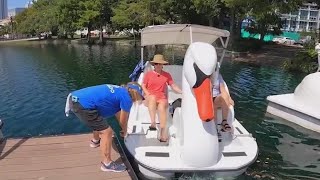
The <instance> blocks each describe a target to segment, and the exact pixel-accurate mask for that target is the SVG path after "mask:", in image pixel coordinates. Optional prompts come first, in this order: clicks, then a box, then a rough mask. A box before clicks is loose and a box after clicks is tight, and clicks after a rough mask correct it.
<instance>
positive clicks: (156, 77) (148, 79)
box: [143, 71, 173, 100]
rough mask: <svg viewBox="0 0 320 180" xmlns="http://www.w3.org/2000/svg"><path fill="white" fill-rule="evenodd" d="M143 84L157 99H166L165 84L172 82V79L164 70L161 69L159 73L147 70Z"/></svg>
mask: <svg viewBox="0 0 320 180" xmlns="http://www.w3.org/2000/svg"><path fill="white" fill-rule="evenodd" d="M143 84H145V86H146V88H147V90H148V91H149V93H150V94H151V95H154V96H156V98H157V100H159V99H167V96H166V91H167V85H171V84H173V79H172V77H171V75H170V74H169V73H167V72H165V71H162V72H161V74H158V73H157V72H155V71H149V72H147V74H146V75H145V76H144V79H143Z"/></svg>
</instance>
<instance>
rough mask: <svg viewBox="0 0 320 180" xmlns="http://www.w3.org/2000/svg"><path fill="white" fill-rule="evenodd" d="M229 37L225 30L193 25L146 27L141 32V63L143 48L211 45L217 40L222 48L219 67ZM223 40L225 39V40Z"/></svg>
mask: <svg viewBox="0 0 320 180" xmlns="http://www.w3.org/2000/svg"><path fill="white" fill-rule="evenodd" d="M229 37H230V33H229V31H227V30H222V29H218V28H214V27H209V26H202V25H195V24H166V25H156V26H148V27H145V28H143V29H142V31H141V61H142V63H143V61H144V58H143V57H144V47H145V46H149V45H165V44H171V45H175V44H177V45H178V44H179V45H181V44H185V45H190V44H191V43H192V42H207V43H209V44H213V43H214V42H215V41H216V40H217V39H219V40H220V42H221V45H222V47H223V52H222V56H221V57H220V60H219V64H220V65H221V63H222V61H223V58H224V56H225V50H226V48H227V46H228V42H229ZM223 38H225V40H224V39H223Z"/></svg>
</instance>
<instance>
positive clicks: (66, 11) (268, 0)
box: [15, 0, 303, 49]
mask: <svg viewBox="0 0 320 180" xmlns="http://www.w3.org/2000/svg"><path fill="white" fill-rule="evenodd" d="M302 1H303V0H290V1H283V0H38V1H37V2H36V3H34V5H33V6H32V7H31V8H28V9H26V10H25V11H24V12H22V13H20V14H19V15H18V16H17V17H16V20H15V21H16V22H17V26H16V27H17V31H18V32H19V33H22V34H33V35H38V34H40V33H43V32H52V33H53V34H55V33H58V34H59V35H60V36H67V35H69V36H71V37H72V36H73V34H74V32H75V31H76V30H77V29H83V28H88V30H89V31H90V30H93V29H100V30H101V29H102V28H103V27H111V28H116V29H117V30H123V29H131V28H134V29H135V30H139V29H140V28H143V27H145V26H148V25H156V24H165V23H194V24H204V25H208V24H209V25H211V26H217V27H223V26H224V25H223V24H222V23H223V20H224V19H225V18H226V17H228V18H229V20H230V21H229V22H230V27H229V30H231V35H232V36H233V35H234V36H236V37H237V36H238V37H240V28H241V22H242V20H243V19H244V18H246V17H248V16H250V17H252V18H253V19H254V22H253V23H252V26H251V27H249V28H248V29H247V30H249V31H250V32H251V33H259V34H261V35H262V38H263V36H264V35H265V34H267V33H268V34H279V33H280V32H281V31H280V28H281V24H280V23H281V22H280V19H279V13H282V12H291V11H294V10H297V8H298V6H299V5H300V4H301V3H302ZM233 31H234V32H235V33H233ZM101 35H102V34H101ZM262 38H261V39H262ZM101 39H103V37H101V36H100V40H101ZM89 41H90V33H89V36H88V42H89ZM248 45H249V46H250V44H248ZM248 49H251V47H249V48H248Z"/></svg>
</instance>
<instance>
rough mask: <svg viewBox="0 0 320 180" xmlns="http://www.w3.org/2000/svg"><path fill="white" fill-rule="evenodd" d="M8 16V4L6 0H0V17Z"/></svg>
mask: <svg viewBox="0 0 320 180" xmlns="http://www.w3.org/2000/svg"><path fill="white" fill-rule="evenodd" d="M7 17H8V4H7V0H0V19H5V18H7Z"/></svg>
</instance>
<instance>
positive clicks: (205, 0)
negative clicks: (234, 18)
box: [192, 0, 221, 26]
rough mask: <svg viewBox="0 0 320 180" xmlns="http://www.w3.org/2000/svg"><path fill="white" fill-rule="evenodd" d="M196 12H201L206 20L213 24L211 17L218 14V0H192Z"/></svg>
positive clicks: (219, 6)
mask: <svg viewBox="0 0 320 180" xmlns="http://www.w3.org/2000/svg"><path fill="white" fill-rule="evenodd" d="M192 2H193V3H194V6H195V7H196V10H197V12H198V13H200V14H203V15H204V16H205V17H206V18H207V19H208V20H209V24H210V26H212V25H213V22H212V20H213V18H214V17H216V16H218V15H219V14H220V10H221V1H220V0H192Z"/></svg>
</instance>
